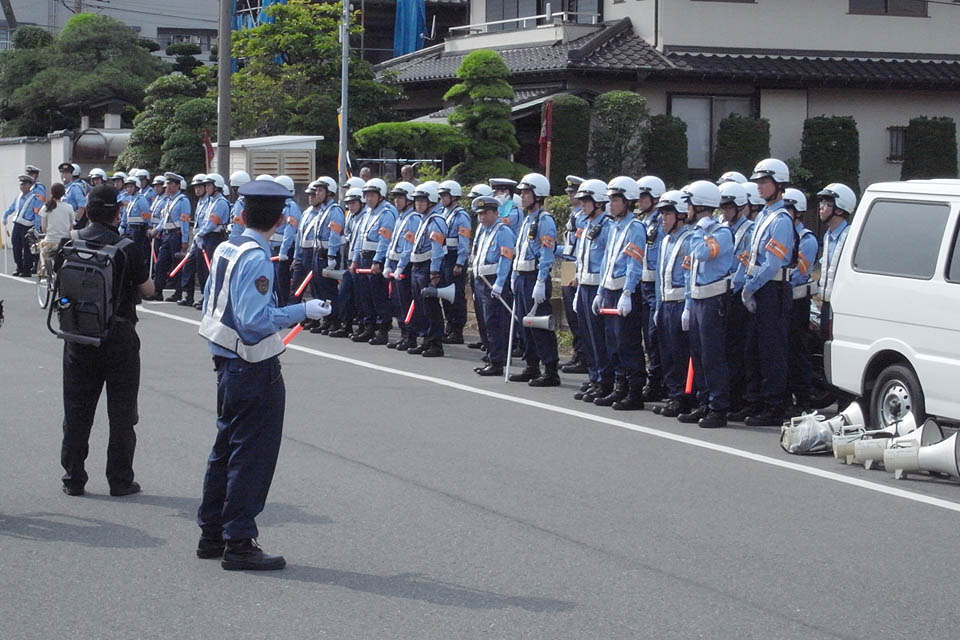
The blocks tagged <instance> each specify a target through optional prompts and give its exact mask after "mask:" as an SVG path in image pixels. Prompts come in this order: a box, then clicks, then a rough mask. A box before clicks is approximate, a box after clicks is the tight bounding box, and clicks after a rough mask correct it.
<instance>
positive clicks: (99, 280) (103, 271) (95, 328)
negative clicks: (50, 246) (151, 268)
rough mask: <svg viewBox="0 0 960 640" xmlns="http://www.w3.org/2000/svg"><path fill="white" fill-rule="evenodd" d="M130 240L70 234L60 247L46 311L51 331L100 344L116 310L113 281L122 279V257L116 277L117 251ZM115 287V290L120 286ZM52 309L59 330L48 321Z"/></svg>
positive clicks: (123, 267)
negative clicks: (59, 261)
mask: <svg viewBox="0 0 960 640" xmlns="http://www.w3.org/2000/svg"><path fill="white" fill-rule="evenodd" d="M132 244H133V240H131V239H130V238H123V239H122V240H120V242H118V243H116V244H107V245H102V244H100V243H96V242H87V241H85V240H80V239H78V238H74V239H72V240H70V241H69V242H67V243H66V244H65V245H64V246H63V247H62V248H61V249H60V257H61V259H62V264H61V266H60V270H59V271H58V272H57V279H56V283H55V288H54V295H53V304H51V305H50V311H49V312H48V313H47V328H48V329H50V332H51V333H53V334H54V335H56V336H57V337H58V338H60V339H61V340H66V341H68V342H76V343H78V344H86V345H92V346H95V347H99V346H100V344H101V342H102V341H103V340H104V339H105V338H106V337H107V335H108V334H109V333H110V327H111V325H112V324H113V321H114V318H115V316H116V312H117V305H118V302H119V300H118V298H119V295H116V296H115V295H114V289H115V286H114V285H115V283H116V282H123V278H124V276H125V271H126V259H124V260H123V261H122V268H121V270H120V272H119V276H120V279H119V280H117V275H118V274H117V272H116V266H117V255H118V254H119V253H120V252H121V251H123V250H124V249H125V248H126V247H128V246H130V245H132ZM116 290H117V291H118V292H119V290H120V287H116ZM54 309H56V311H57V316H58V319H59V321H60V329H59V330H55V329H54V328H53V326H52V324H51V321H52V318H53V311H54Z"/></svg>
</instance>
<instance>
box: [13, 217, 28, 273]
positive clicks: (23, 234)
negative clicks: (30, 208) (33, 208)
mask: <svg viewBox="0 0 960 640" xmlns="http://www.w3.org/2000/svg"><path fill="white" fill-rule="evenodd" d="M31 228H32V227H28V226H26V225H23V224H14V225H13V234H12V235H11V236H10V242H11V244H12V245H13V261H14V262H16V263H17V271H18V272H20V273H33V254H32V253H30V243H28V242H27V231H29V230H30V229H31Z"/></svg>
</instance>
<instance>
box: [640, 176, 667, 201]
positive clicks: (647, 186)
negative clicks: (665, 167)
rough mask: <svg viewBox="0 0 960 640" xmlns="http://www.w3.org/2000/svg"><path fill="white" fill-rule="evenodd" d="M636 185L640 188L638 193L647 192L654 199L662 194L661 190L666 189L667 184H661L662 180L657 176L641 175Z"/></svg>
mask: <svg viewBox="0 0 960 640" xmlns="http://www.w3.org/2000/svg"><path fill="white" fill-rule="evenodd" d="M637 187H638V188H639V189H640V193H648V194H650V197H651V198H653V199H654V200H656V199H657V198H659V197H660V196H662V195H663V192H664V191H666V190H667V185H665V184H663V180H661V179H660V178H658V177H657V176H643V177H642V178H640V179H639V180H637Z"/></svg>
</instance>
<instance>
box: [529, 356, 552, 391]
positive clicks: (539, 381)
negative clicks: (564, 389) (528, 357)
mask: <svg viewBox="0 0 960 640" xmlns="http://www.w3.org/2000/svg"><path fill="white" fill-rule="evenodd" d="M527 384H528V385H529V386H531V387H559V386H560V375H559V374H558V373H557V363H556V362H554V363H553V364H548V365H547V366H546V371H544V372H543V375H542V376H540V377H538V378H534V379H533V380H531V381H530V382H528V383H527Z"/></svg>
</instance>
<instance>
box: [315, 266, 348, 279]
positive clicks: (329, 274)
mask: <svg viewBox="0 0 960 640" xmlns="http://www.w3.org/2000/svg"><path fill="white" fill-rule="evenodd" d="M344 271H345V269H324V270H323V271H321V272H320V275H321V276H323V277H324V278H330V279H331V280H343V272H344Z"/></svg>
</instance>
